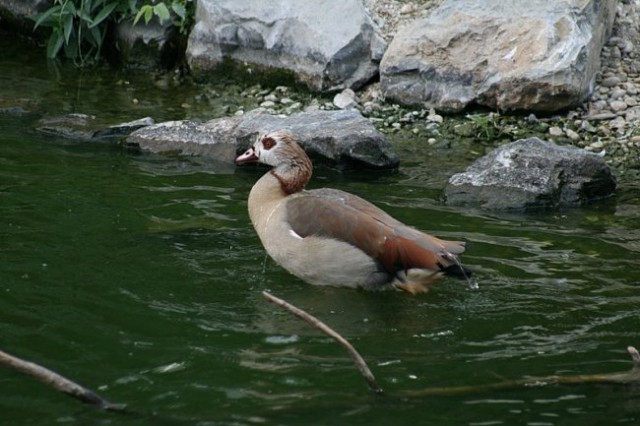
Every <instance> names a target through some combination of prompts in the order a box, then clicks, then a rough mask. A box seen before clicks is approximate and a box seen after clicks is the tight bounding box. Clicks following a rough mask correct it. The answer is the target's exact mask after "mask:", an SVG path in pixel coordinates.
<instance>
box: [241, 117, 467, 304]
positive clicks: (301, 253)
mask: <svg viewBox="0 0 640 426" xmlns="http://www.w3.org/2000/svg"><path fill="white" fill-rule="evenodd" d="M235 163H236V164H237V165H245V164H250V163H261V164H264V165H267V166H270V170H269V171H268V172H266V173H265V174H264V175H263V176H262V177H261V178H260V179H259V180H258V181H257V182H256V183H255V184H254V185H253V187H252V188H251V191H250V193H249V198H248V210H249V217H250V219H251V223H252V225H253V227H254V229H255V231H256V233H257V234H258V237H259V238H260V241H261V243H262V245H263V246H264V248H265V250H266V251H267V253H268V254H269V256H270V257H271V258H272V259H273V260H274V261H275V262H276V263H277V264H279V265H280V266H282V267H283V268H284V269H286V270H287V271H288V272H289V273H291V274H292V275H294V276H296V277H298V278H300V279H301V280H303V281H305V282H307V283H309V284H313V285H319V286H337V287H351V288H359V289H364V290H386V289H398V290H404V291H407V292H409V293H411V294H418V293H423V292H426V291H428V289H429V287H430V286H431V285H432V284H433V283H434V282H435V281H436V280H438V279H439V278H440V277H442V276H451V277H455V278H460V279H466V280H469V277H470V276H471V271H470V270H469V269H468V268H466V267H464V266H462V264H461V263H460V261H459V259H458V255H459V254H460V253H462V252H464V251H465V248H466V246H467V244H466V242H464V241H447V240H443V239H439V238H436V237H434V236H432V235H429V234H426V233H424V232H421V231H419V230H417V229H415V228H412V227H410V226H407V225H405V224H404V223H402V222H400V221H398V220H396V219H394V218H393V217H392V216H390V215H389V214H387V213H386V212H384V211H383V210H382V209H380V208H379V207H377V206H375V205H374V204H372V203H370V202H369V201H366V200H364V199H363V198H361V197H359V196H357V195H354V194H350V193H348V192H345V191H341V190H338V189H331V188H321V189H312V190H306V189H305V187H306V185H307V183H308V182H309V180H310V179H311V175H312V171H313V165H312V162H311V159H310V158H309V156H308V155H307V154H306V152H305V151H304V150H303V149H302V148H301V147H300V145H298V143H297V142H296V141H295V139H294V136H293V135H292V133H290V132H289V131H287V130H278V131H273V132H269V133H263V134H259V135H258V137H257V139H256V140H255V142H254V143H253V145H252V146H250V147H249V148H248V149H247V150H246V152H244V153H242V154H241V155H239V156H238V157H237V158H236V160H235Z"/></svg>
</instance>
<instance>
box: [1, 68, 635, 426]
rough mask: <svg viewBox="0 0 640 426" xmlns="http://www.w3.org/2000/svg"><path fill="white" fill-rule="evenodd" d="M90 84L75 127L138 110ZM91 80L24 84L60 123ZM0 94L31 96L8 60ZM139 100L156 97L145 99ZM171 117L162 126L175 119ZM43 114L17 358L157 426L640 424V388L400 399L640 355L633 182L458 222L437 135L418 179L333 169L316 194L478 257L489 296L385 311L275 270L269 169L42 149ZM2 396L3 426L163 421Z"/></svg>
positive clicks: (23, 189) (18, 294) (461, 158)
mask: <svg viewBox="0 0 640 426" xmlns="http://www.w3.org/2000/svg"><path fill="white" fill-rule="evenodd" d="M12 72H15V70H14V68H12ZM30 72H33V73H34V74H36V75H37V74H38V72H42V71H41V70H40V71H37V70H32V71H30ZM3 73H4V74H3ZM83 78H84V79H85V80H83V86H82V88H81V91H82V95H81V96H80V97H81V98H82V99H83V101H82V102H84V103H83V105H87V103H89V104H90V106H91V108H90V109H91V111H77V110H76V111H74V112H100V110H101V108H106V109H107V110H108V111H107V112H105V114H114V111H116V110H117V111H120V113H122V111H127V105H126V102H125V103H123V101H122V99H120V98H119V97H115V98H113V99H110V102H106V103H105V102H103V103H100V104H99V103H98V102H97V101H93V102H94V103H91V101H90V100H91V99H97V97H96V93H95V92H92V91H91V90H93V89H91V87H94V88H95V90H96V91H97V93H105V92H106V91H107V90H108V88H109V87H110V84H111V83H112V82H111V80H110V79H105V80H104V81H101V80H100V79H99V78H97V79H96V80H92V83H91V84H87V80H86V79H87V78H88V77H87V76H83ZM92 78H95V77H92ZM132 78H134V76H132ZM71 80H72V77H70V76H67V77H66V79H65V81H64V82H62V83H61V82H59V81H56V80H55V79H54V80H52V81H49V80H47V79H46V78H44V79H43V78H42V77H40V78H38V77H34V78H33V79H32V80H30V81H29V82H28V83H24V82H22V83H20V84H16V85H15V87H16V90H21V91H24V92H25V93H30V94H29V96H30V98H31V99H32V102H39V104H38V105H39V107H38V108H42V109H46V108H51V107H52V106H55V105H58V103H57V102H59V101H60V98H57V99H50V98H49V97H50V96H59V95H56V93H58V91H60V90H63V88H62V87H67V86H68V85H69V84H71ZM0 81H3V82H4V83H6V82H7V81H9V83H13V82H15V81H17V78H16V77H15V75H14V74H11V73H9V72H8V71H7V68H6V67H5V68H3V67H2V63H1V62H0ZM136 84H140V85H139V86H136V90H137V91H138V93H137V94H136V96H139V94H140V92H139V91H140V90H142V89H141V87H143V86H142V85H141V84H142V83H136ZM3 87H5V89H3V90H5V91H8V90H10V89H7V88H11V87H12V84H8V85H7V84H5V85H4V86H3ZM147 90H150V91H151V90H153V89H152V88H148V89H147ZM51 93H53V94H51ZM121 93H124V94H126V93H128V92H127V90H126V89H125V88H123V89H122V92H121ZM85 94H86V96H85ZM17 97H18V95H17V94H16V93H6V92H5V93H0V98H3V99H16V98H17ZM123 98H125V99H126V98H127V97H126V96H124V95H123ZM45 99H46V102H45ZM0 100H1V99H0ZM156 101H157V102H158V104H157V105H156V108H158V109H160V110H164V109H165V107H166V109H171V108H173V107H174V106H172V105H165V104H163V103H162V102H169V101H168V100H167V99H164V100H163V101H160V100H156ZM72 109H73V108H72ZM58 112H59V111H58V110H57V109H55V108H54V109H52V110H51V111H50V113H55V114H57V113H58ZM63 112H65V111H63ZM129 112H130V113H131V114H137V112H131V111H129ZM33 114H34V115H37V111H36V112H34V113H33ZM36 118H37V117H33V116H30V115H26V116H18V117H15V116H0V128H2V130H3V131H2V132H0V214H1V217H2V221H0V238H1V244H0V256H1V260H2V262H1V265H2V266H1V268H0V294H1V295H2V297H0V335H1V336H2V338H1V344H0V346H1V348H2V349H6V350H7V351H9V352H13V353H15V354H17V355H19V356H24V357H25V358H28V359H32V360H34V361H36V362H41V363H42V364H44V365H47V366H48V367H51V368H53V369H55V370H58V371H60V372H61V373H64V374H67V375H69V376H71V377H73V378H74V379H76V380H78V381H79V382H81V383H83V384H85V385H87V386H89V387H92V388H94V389H97V390H99V391H100V392H101V393H102V394H104V395H105V396H106V397H108V398H109V399H112V400H114V401H116V402H126V403H127V404H129V406H130V407H132V408H134V409H135V410H136V411H137V412H141V413H144V414H145V415H147V414H148V415H149V416H151V413H158V416H159V417H161V418H155V417H154V418H153V421H151V423H153V424H157V423H158V422H159V423H163V422H166V423H170V424H172V423H180V424H182V423H185V424H187V423H188V424H255V423H278V424H292V425H293V424H296V425H297V424H335V423H338V424H340V423H348V424H391V423H393V424H395V423H399V424H402V423H409V422H412V423H414V422H415V419H417V418H420V419H421V420H423V421H424V423H427V424H429V423H434V424H476V425H488V424H551V425H566V424H574V423H575V424H605V423H606V424H610V423H615V422H620V423H634V422H637V421H638V419H639V418H640V413H639V410H640V409H639V408H638V407H640V404H638V402H640V401H639V399H640V392H638V388H637V387H620V388H617V387H604V386H592V385H589V386H573V387H570V386H548V387H540V388H535V389H524V388H523V389H514V390H510V391H485V392H479V393H477V394H473V393H472V394H469V395H467V396H451V397H437V398H422V399H411V398H408V399H407V398H397V397H394V396H393V395H395V394H397V393H398V392H400V391H403V390H411V389H422V388H427V387H431V386H445V387H446V386H460V385H478V384H486V383H493V382H499V381H501V380H503V379H516V378H522V377H526V376H545V375H550V374H569V375H572V374H591V373H606V372H611V371H625V370H627V369H629V368H630V367H631V365H630V363H629V362H628V356H627V355H626V352H625V348H626V346H627V345H640V332H639V331H638V330H639V329H640V328H639V326H640V316H639V315H638V312H639V309H640V295H639V294H638V291H637V290H638V281H639V279H640V272H639V270H638V267H637V266H638V261H637V253H638V251H639V248H640V231H639V228H638V223H640V222H639V219H640V198H638V196H637V189H638V187H637V183H636V182H634V181H625V180H624V179H622V180H621V182H620V189H619V191H618V194H617V196H616V197H615V198H612V199H610V200H606V201H604V202H601V203H597V204H594V205H592V206H587V207H584V208H579V209H567V210H563V211H555V212H539V213H530V214H514V213H509V214H500V213H486V212H482V211H478V210H474V209H456V208H449V207H446V206H442V205H441V204H440V202H439V197H440V189H441V188H442V186H443V184H444V182H445V181H446V178H447V177H448V175H449V174H450V173H453V172H454V171H457V170H460V169H461V168H463V167H464V166H465V165H466V164H467V162H468V161H470V159H468V158H466V154H464V155H461V154H460V153H459V152H457V151H456V149H457V148H456V147H455V146H453V147H451V148H448V149H443V148H438V147H429V146H426V145H425V144H422V143H421V141H420V140H419V138H416V140H414V141H412V143H413V145H411V146H415V147H417V148H415V149H413V150H411V149H409V148H408V146H407V145H406V144H407V141H398V145H399V148H400V151H401V154H402V156H403V158H404V160H405V161H404V162H403V167H402V168H401V169H400V170H399V171H398V172H395V173H388V172H385V173H380V174H374V173H371V172H366V173H364V172H361V173H357V174H356V173H354V174H352V175H348V174H346V175H345V174H338V173H336V172H334V171H331V170H326V169H322V168H319V170H317V176H316V177H315V179H314V180H313V182H312V183H311V186H312V187H318V186H324V185H326V186H332V187H337V188H340V189H343V190H347V191H350V192H353V193H356V194H359V195H361V196H364V197H365V198H367V199H369V200H371V201H373V202H374V203H377V204H378V205H380V206H382V207H383V208H385V209H386V210H388V211H389V212H390V213H391V214H393V215H394V216H396V217H397V218H398V219H400V220H402V221H405V222H407V223H410V224H412V225H413V226H415V227H417V228H420V229H423V230H425V231H428V232H431V233H433V234H435V235H437V236H440V237H442V238H448V239H465V240H467V241H469V242H470V248H469V250H468V252H467V253H465V254H464V256H463V260H464V262H465V264H466V265H468V266H469V267H471V268H472V269H473V270H474V271H475V279H476V280H477V282H478V284H479V286H478V288H475V289H474V288H469V285H467V284H466V283H464V282H460V281H457V280H442V281H441V282H440V283H439V284H438V285H437V286H435V287H434V288H433V290H432V291H431V292H430V293H427V294H425V295H420V296H417V297H411V296H408V295H406V294H404V293H395V292H386V293H366V292H361V291H353V290H345V289H337V288H319V287H311V286H309V285H307V284H305V283H302V282H300V281H299V280H298V279H296V278H294V277H292V276H290V275H289V274H287V273H286V272H285V271H283V270H282V269H281V268H280V267H279V266H277V265H275V264H274V263H273V262H272V261H271V260H270V259H268V258H267V257H266V255H265V252H264V250H263V249H262V247H261V246H260V243H259V241H258V239H257V237H256V235H255V233H254V231H253V229H252V228H251V225H250V222H249V218H248V215H247V212H246V198H247V195H248V192H249V190H250V188H251V186H252V185H253V183H254V182H255V181H256V180H257V179H258V178H259V176H260V174H261V173H263V172H264V169H257V168H256V169H253V168H245V169H243V170H236V169H235V167H233V166H231V165H228V164H222V163H221V164H216V163H214V162H211V161H206V160H203V159H200V158H190V157H171V156H168V157H164V156H156V155H149V154H144V155H141V154H139V153H136V152H131V151H127V150H124V149H122V148H120V147H116V146H109V145H105V144H100V145H89V144H82V143H75V142H74V143H70V142H69V141H61V140H57V139H53V138H51V137H49V136H43V135H38V134H35V133H34V132H32V131H31V130H30V129H31V123H32V122H33V121H34V120H35V119H36ZM130 118H137V117H130ZM160 118H161V117H160ZM263 290H269V291H272V292H273V293H274V294H276V295H278V296H280V297H283V298H284V299H286V300H288V301H290V302H292V303H294V304H295V305H297V306H300V307H302V308H304V309H305V310H307V311H308V312H310V313H312V314H313V315H316V316H317V317H319V318H320V319H322V320H323V321H325V322H327V323H328V324H329V325H330V326H331V327H334V328H335V329H336V330H338V331H339V332H340V333H342V334H343V335H344V336H345V337H346V338H348V339H349V340H350V341H351V342H352V343H353V344H354V345H355V346H356V347H357V348H358V349H359V350H360V352H361V353H362V354H363V356H364V357H365V359H367V361H368V362H369V364H370V366H371V367H372V369H373V370H374V373H375V374H376V376H377V377H378V380H379V381H380V382H381V384H382V386H383V387H384V388H385V390H386V391H387V393H388V394H389V396H387V397H376V396H373V395H370V394H369V393H368V390H367V388H366V385H365V383H364V381H363V380H362V378H361V377H360V376H359V374H358V372H357V370H356V369H355V368H354V366H353V364H352V362H351V360H350V359H349V358H348V356H347V355H346V354H345V353H344V351H343V349H342V348H340V347H339V346H337V345H336V344H335V342H333V341H332V340H331V339H329V338H327V337H326V336H324V335H322V334H321V333H320V332H318V331H317V330H315V329H312V328H310V327H309V326H308V325H307V324H306V323H303V322H301V321H300V320H298V319H296V318H294V317H292V316H291V315H290V314H288V313H286V312H284V311H281V310H280V309H279V308H277V307H275V306H274V305H271V304H269V303H267V302H266V301H265V300H263V298H262V297H261V295H260V293H261V291H263ZM0 383H1V384H2V389H10V390H11V391H10V392H9V391H6V392H4V393H3V395H2V396H3V397H2V399H0V401H1V402H0V423H2V424H29V423H32V424H57V423H61V422H64V423H71V424H149V418H147V417H145V416H142V421H140V419H139V418H114V417H112V416H111V415H109V414H105V413H99V412H96V411H95V410H92V409H88V408H80V407H79V405H78V404H77V403H76V402H74V401H71V400H69V399H68V398H66V397H63V396H60V395H56V394H54V392H53V391H52V390H50V389H46V388H45V387H44V386H42V385H40V384H37V383H33V382H32V381H30V380H29V379H27V378H25V377H22V376H19V375H17V374H14V373H12V372H10V371H1V372H0ZM156 420H157V422H156Z"/></svg>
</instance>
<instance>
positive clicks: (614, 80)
mask: <svg viewBox="0 0 640 426" xmlns="http://www.w3.org/2000/svg"><path fill="white" fill-rule="evenodd" d="M620 83H621V81H620V79H619V78H618V77H616V76H615V75H614V76H611V77H607V78H605V79H604V80H602V83H600V86H602V87H614V86H617V85H618V84H620Z"/></svg>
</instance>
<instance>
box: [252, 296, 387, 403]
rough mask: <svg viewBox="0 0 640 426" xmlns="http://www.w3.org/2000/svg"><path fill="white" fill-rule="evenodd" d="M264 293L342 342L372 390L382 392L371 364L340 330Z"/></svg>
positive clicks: (268, 297)
mask: <svg viewBox="0 0 640 426" xmlns="http://www.w3.org/2000/svg"><path fill="white" fill-rule="evenodd" d="M262 295H263V296H264V298H265V299H267V300H268V301H269V302H271V303H273V304H276V305H278V306H280V307H281V308H283V309H285V310H287V311H289V312H290V313H292V314H293V315H295V316H297V317H298V318H301V319H303V320H305V321H306V322H308V323H309V324H311V325H312V326H314V327H315V328H317V329H319V330H320V331H322V332H323V333H324V334H326V335H328V336H329V337H331V338H333V339H334V340H335V341H336V342H338V343H339V344H341V345H342V346H343V347H344V348H345V349H346V350H347V352H349V355H351V358H352V359H353V362H354V363H355V364H356V366H357V367H358V370H359V371H360V373H361V374H362V376H363V377H364V379H365V380H366V381H367V384H368V385H369V388H371V390H372V391H374V392H376V393H382V388H381V387H380V385H378V382H377V381H376V378H375V377H374V376H373V373H372V372H371V370H370V369H369V366H368V365H367V363H366V362H365V360H364V358H362V356H360V354H359V353H358V351H357V350H356V349H355V348H354V347H353V346H352V345H351V343H349V342H348V341H347V340H346V339H345V338H344V337H342V336H341V335H340V334H338V332H336V331H335V330H333V329H332V328H331V327H329V326H328V325H326V324H325V323H323V322H322V321H320V320H319V319H318V318H316V317H314V316H313V315H311V314H308V313H307V312H305V311H303V310H302V309H300V308H297V307H295V306H293V305H292V304H290V303H288V302H286V301H284V300H282V299H280V298H279V297H276V296H274V295H272V294H270V293H267V292H266V291H263V292H262Z"/></svg>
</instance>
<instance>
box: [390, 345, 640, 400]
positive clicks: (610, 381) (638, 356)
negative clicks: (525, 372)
mask: <svg viewBox="0 0 640 426" xmlns="http://www.w3.org/2000/svg"><path fill="white" fill-rule="evenodd" d="M627 352H628V353H629V355H631V359H632V361H633V363H634V368H632V369H631V370H630V371H626V372H622V373H606V374H581V375H576V376H555V375H554V376H545V377H530V378H523V379H515V380H504V381H502V382H498V383H489V384H485V385H469V386H447V387H440V388H427V389H421V390H415V391H404V392H402V396H404V397H416V398H420V397H426V396H454V395H463V394H472V393H480V392H488V391H495V390H505V389H514V388H536V387H542V386H549V385H587V384H602V385H633V384H636V385H640V368H636V367H637V366H638V364H640V353H638V350H637V349H636V348H634V347H633V346H629V347H627Z"/></svg>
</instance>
